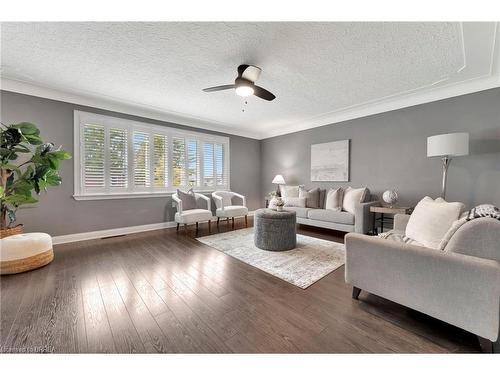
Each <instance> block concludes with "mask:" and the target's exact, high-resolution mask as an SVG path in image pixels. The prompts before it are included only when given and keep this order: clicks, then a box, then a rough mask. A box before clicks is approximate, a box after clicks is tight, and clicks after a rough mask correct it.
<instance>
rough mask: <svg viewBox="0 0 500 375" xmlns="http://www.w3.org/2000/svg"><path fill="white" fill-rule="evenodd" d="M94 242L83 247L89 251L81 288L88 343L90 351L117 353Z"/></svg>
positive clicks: (85, 261) (84, 265) (83, 264)
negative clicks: (101, 286)
mask: <svg viewBox="0 0 500 375" xmlns="http://www.w3.org/2000/svg"><path fill="white" fill-rule="evenodd" d="M96 242H97V241H94V248H92V247H91V246H92V242H89V243H88V245H87V246H86V247H85V248H84V249H83V251H86V252H87V255H88V256H86V257H85V260H84V262H82V267H83V270H84V271H82V275H81V278H82V279H81V290H82V303H83V310H84V314H85V330H86V332H87V345H88V352H89V353H116V352H117V349H116V347H115V344H114V339H113V334H112V333H111V327H110V325H109V322H108V316H107V314H106V309H105V307H104V302H103V300H102V295H101V289H100V288H99V283H98V282H97V270H98V267H97V261H96V258H97V257H98V256H99V252H98V251H96V249H95V245H96Z"/></svg>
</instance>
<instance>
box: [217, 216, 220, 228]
mask: <svg viewBox="0 0 500 375" xmlns="http://www.w3.org/2000/svg"><path fill="white" fill-rule="evenodd" d="M219 221H220V217H218V218H217V228H219Z"/></svg>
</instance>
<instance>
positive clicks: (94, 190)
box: [75, 111, 229, 199]
mask: <svg viewBox="0 0 500 375" xmlns="http://www.w3.org/2000/svg"><path fill="white" fill-rule="evenodd" d="M190 187H192V188H194V189H195V190H196V191H213V190H216V189H221V190H227V189H229V138H227V137H220V136H212V135H208V134H204V133H198V132H187V131H183V130H179V129H175V128H169V127H164V126H158V125H151V124H147V123H140V122H136V121H130V120H124V119H120V118H115V117H110V116H103V115H97V114H92V113H87V112H82V111H75V199H106V198H116V197H119V198H125V197H137V196H144V195H157V194H160V195H161V194H169V193H172V192H174V191H175V190H176V189H177V188H180V189H187V188H190Z"/></svg>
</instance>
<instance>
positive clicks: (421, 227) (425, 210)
mask: <svg viewBox="0 0 500 375" xmlns="http://www.w3.org/2000/svg"><path fill="white" fill-rule="evenodd" d="M463 209H464V205H463V204H462V203H460V202H446V201H445V200H444V199H442V198H438V199H436V200H434V199H432V198H430V197H425V198H423V199H422V200H421V201H420V202H418V204H417V206H416V207H415V209H414V210H413V213H412V214H411V216H410V219H409V220H408V225H407V226H406V235H407V236H408V237H410V238H412V239H414V240H415V241H417V242H420V243H421V244H423V245H424V246H426V247H430V248H433V249H439V245H440V243H441V240H442V239H443V238H444V237H445V235H446V233H447V232H448V230H449V229H450V227H451V226H452V224H453V222H454V221H455V220H457V219H458V217H459V215H460V213H461V212H462V210H463Z"/></svg>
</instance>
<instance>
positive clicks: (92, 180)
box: [82, 124, 105, 189]
mask: <svg viewBox="0 0 500 375" xmlns="http://www.w3.org/2000/svg"><path fill="white" fill-rule="evenodd" d="M83 138H84V139H83V145H82V149H83V163H84V170H83V186H84V189H95V188H104V187H105V167H104V165H105V160H104V159H105V131H104V126H101V125H90V124H85V125H84V127H83Z"/></svg>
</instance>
